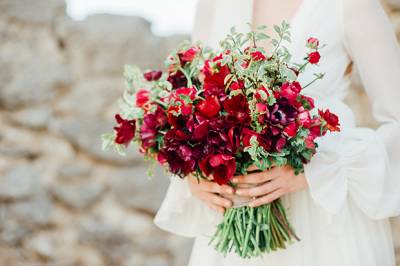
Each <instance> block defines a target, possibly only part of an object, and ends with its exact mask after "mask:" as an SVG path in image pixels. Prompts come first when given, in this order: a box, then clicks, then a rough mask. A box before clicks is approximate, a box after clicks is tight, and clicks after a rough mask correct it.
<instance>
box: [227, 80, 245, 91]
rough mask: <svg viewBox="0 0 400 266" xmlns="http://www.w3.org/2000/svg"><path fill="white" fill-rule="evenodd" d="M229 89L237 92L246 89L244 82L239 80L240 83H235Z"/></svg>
mask: <svg viewBox="0 0 400 266" xmlns="http://www.w3.org/2000/svg"><path fill="white" fill-rule="evenodd" d="M229 88H230V89H231V90H233V91H235V90H241V89H243V88H244V82H243V80H239V81H234V82H232V83H231V85H230V86H229Z"/></svg>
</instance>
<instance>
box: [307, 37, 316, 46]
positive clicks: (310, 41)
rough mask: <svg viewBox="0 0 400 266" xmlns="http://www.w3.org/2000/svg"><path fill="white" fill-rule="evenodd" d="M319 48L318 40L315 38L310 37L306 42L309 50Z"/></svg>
mask: <svg viewBox="0 0 400 266" xmlns="http://www.w3.org/2000/svg"><path fill="white" fill-rule="evenodd" d="M318 46H319V40H318V39H317V38H314V37H311V38H308V40H307V47H309V48H311V49H317V48H318Z"/></svg>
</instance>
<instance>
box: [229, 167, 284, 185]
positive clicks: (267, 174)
mask: <svg viewBox="0 0 400 266" xmlns="http://www.w3.org/2000/svg"><path fill="white" fill-rule="evenodd" d="M281 174H282V169H281V168H280V167H274V168H271V169H270V170H265V171H263V172H258V173H252V174H248V175H238V176H235V177H234V178H233V179H232V182H233V183H246V184H259V183H263V182H266V181H269V180H273V179H275V178H278V177H279V176H280V175H281Z"/></svg>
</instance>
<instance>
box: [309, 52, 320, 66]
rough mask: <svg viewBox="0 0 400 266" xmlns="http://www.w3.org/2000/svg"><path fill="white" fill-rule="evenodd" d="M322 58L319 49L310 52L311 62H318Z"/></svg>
mask: <svg viewBox="0 0 400 266" xmlns="http://www.w3.org/2000/svg"><path fill="white" fill-rule="evenodd" d="M320 58H321V55H320V54H319V52H318V51H316V52H312V53H309V54H308V62H310V64H318V62H319V59H320Z"/></svg>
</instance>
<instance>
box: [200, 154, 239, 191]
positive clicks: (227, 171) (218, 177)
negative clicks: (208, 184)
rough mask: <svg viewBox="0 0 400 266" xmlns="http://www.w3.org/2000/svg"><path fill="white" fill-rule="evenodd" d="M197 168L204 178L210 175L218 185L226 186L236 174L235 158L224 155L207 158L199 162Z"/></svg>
mask: <svg viewBox="0 0 400 266" xmlns="http://www.w3.org/2000/svg"><path fill="white" fill-rule="evenodd" d="M199 167H200V169H201V171H203V173H204V174H205V175H206V176H209V175H211V174H212V175H213V179H214V181H215V182H217V183H218V184H219V185H224V184H227V183H228V182H229V181H230V180H231V179H232V178H233V176H234V175H235V172H236V162H235V158H234V157H233V156H230V155H225V154H217V155H210V156H207V157H206V158H205V159H204V160H202V161H200V163H199Z"/></svg>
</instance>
